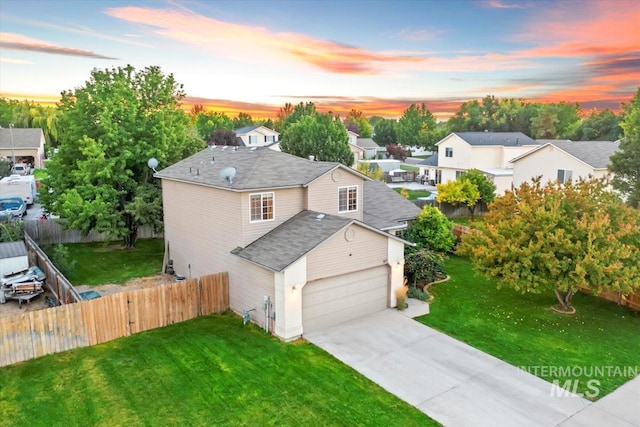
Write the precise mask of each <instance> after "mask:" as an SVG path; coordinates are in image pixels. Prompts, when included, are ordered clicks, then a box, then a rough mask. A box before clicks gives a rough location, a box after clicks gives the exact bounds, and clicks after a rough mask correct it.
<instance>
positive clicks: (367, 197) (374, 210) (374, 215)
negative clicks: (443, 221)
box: [363, 181, 421, 230]
mask: <svg viewBox="0 0 640 427" xmlns="http://www.w3.org/2000/svg"><path fill="white" fill-rule="evenodd" d="M420 212H421V210H420V208H419V207H417V206H416V205H414V204H413V203H411V202H410V201H408V200H407V199H405V198H404V197H402V196H401V195H399V194H398V193H396V192H395V191H394V190H392V189H391V188H389V187H388V186H387V185H386V184H384V183H382V182H379V181H365V182H364V209H363V222H364V223H366V224H369V225H371V226H372V227H375V228H378V229H380V230H387V229H390V228H395V227H398V226H401V225H403V224H404V222H405V221H407V220H411V219H414V218H415V217H416V216H418V215H419V214H420Z"/></svg>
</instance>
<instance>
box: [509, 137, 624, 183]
mask: <svg viewBox="0 0 640 427" xmlns="http://www.w3.org/2000/svg"><path fill="white" fill-rule="evenodd" d="M538 142H542V143H543V145H540V146H539V147H537V148H535V149H533V150H531V151H529V152H527V153H525V154H522V155H520V156H518V157H516V158H514V159H512V160H511V162H512V163H513V185H514V187H519V186H520V184H522V183H523V182H524V181H531V179H532V178H534V177H537V176H541V177H542V182H548V181H555V180H558V181H560V182H562V183H564V182H567V181H570V180H572V179H573V180H576V179H578V178H587V177H588V176H589V175H590V176H592V177H595V178H601V177H604V176H606V175H607V174H608V173H609V171H608V170H607V166H608V164H609V157H611V155H612V154H613V153H615V152H616V151H618V147H619V144H618V142H617V141H616V142H612V141H570V140H544V141H540V140H539V141H538Z"/></svg>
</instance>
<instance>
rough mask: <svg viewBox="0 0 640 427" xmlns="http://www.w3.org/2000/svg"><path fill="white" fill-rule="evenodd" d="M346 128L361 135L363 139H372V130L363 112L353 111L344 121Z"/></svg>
mask: <svg viewBox="0 0 640 427" xmlns="http://www.w3.org/2000/svg"><path fill="white" fill-rule="evenodd" d="M344 126H345V127H346V128H347V130H350V131H351V132H355V133H357V134H358V135H360V137H361V138H371V129H372V128H371V125H370V124H369V121H368V120H367V118H366V117H364V115H363V114H362V111H358V110H355V109H351V111H349V114H347V117H346V118H345V120H344Z"/></svg>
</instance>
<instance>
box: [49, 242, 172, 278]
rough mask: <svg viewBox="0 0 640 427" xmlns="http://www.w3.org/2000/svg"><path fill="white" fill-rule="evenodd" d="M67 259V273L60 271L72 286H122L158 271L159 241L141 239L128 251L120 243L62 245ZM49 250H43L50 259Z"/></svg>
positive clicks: (160, 245) (160, 270)
mask: <svg viewBox="0 0 640 427" xmlns="http://www.w3.org/2000/svg"><path fill="white" fill-rule="evenodd" d="M63 246H64V247H65V248H66V249H67V251H68V260H70V261H75V266H74V267H73V269H71V271H64V268H62V270H63V271H62V272H63V273H64V275H65V276H66V277H67V279H69V280H70V281H71V283H73V284H74V285H104V284H107V283H117V284H123V283H125V282H126V281H128V280H130V279H135V278H137V277H145V276H150V275H154V274H159V273H160V272H162V259H163V257H164V240H163V239H141V240H138V241H137V242H136V248H135V249H133V250H128V249H126V248H125V247H124V245H123V243H122V242H112V243H110V244H108V245H105V244H104V243H70V244H65V245H63ZM52 248H53V247H49V248H45V250H46V251H47V254H48V255H49V256H51V253H52Z"/></svg>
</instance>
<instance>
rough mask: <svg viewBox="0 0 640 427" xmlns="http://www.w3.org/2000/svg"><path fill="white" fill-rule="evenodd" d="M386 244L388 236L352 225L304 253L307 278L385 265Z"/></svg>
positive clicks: (313, 278) (318, 277) (314, 278)
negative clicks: (305, 254) (305, 255)
mask: <svg viewBox="0 0 640 427" xmlns="http://www.w3.org/2000/svg"><path fill="white" fill-rule="evenodd" d="M347 238H349V239H350V241H347ZM387 246H388V245H387V237H385V236H382V235H380V234H377V233H375V232H373V231H370V230H368V229H366V228H364V227H360V226H358V225H351V226H349V227H347V228H345V229H344V230H342V231H340V232H338V233H336V234H335V235H334V236H333V237H331V238H329V239H328V240H327V241H325V242H324V243H322V244H321V245H320V246H318V247H317V248H315V249H314V250H313V251H311V252H310V253H309V255H307V280H308V281H311V280H317V279H322V278H324V277H330V276H336V275H339V274H345V273H350V272H352V271H354V270H362V269H365V268H372V267H377V266H380V265H384V264H386V262H387Z"/></svg>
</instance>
